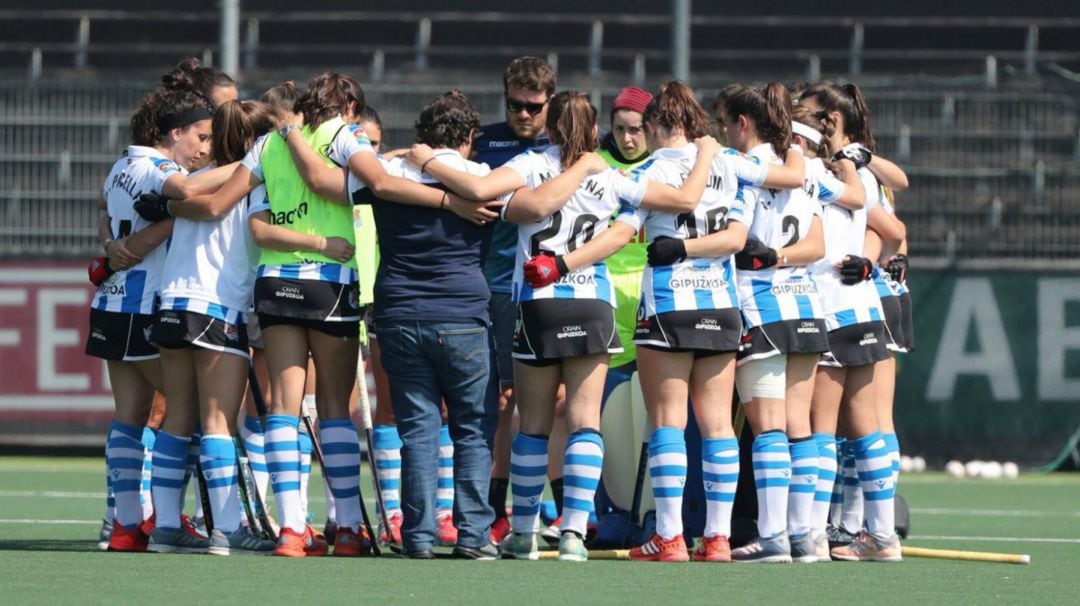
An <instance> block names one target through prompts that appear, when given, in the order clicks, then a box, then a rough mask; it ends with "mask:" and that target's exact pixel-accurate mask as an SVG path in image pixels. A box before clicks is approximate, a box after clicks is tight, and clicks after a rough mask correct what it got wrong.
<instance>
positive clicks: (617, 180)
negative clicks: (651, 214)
mask: <svg viewBox="0 0 1080 606" xmlns="http://www.w3.org/2000/svg"><path fill="white" fill-rule="evenodd" d="M610 174H611V187H612V189H613V190H614V192H615V196H616V199H617V200H618V201H619V207H620V208H621V207H622V206H623V205H624V204H626V205H629V206H631V207H633V208H638V207H640V206H641V200H642V199H643V198H644V197H645V189H646V187H647V184H646V182H645V181H644V180H635V179H631V178H630V177H627V176H625V175H623V174H622V173H620V172H619V171H617V170H611V171H610Z"/></svg>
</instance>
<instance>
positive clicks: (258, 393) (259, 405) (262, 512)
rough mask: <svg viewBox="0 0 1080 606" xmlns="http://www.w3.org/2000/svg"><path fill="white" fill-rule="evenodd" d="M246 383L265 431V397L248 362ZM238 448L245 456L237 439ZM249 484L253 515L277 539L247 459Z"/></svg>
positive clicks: (266, 532) (253, 367) (269, 534)
mask: <svg viewBox="0 0 1080 606" xmlns="http://www.w3.org/2000/svg"><path fill="white" fill-rule="evenodd" d="M248 383H249V385H250V387H251V399H252V401H253V402H254V403H255V412H256V413H258V415H259V424H260V425H262V427H263V431H266V413H267V409H266V399H265V398H264V397H263V392H262V387H260V386H259V378H258V377H257V376H256V375H255V366H254V365H253V364H251V363H250V362H249V363H248ZM238 443H239V445H240V446H239V450H240V451H242V452H243V453H244V456H245V458H247V449H246V448H244V445H243V440H239V439H238ZM246 471H247V474H248V477H249V479H250V480H251V484H252V486H253V487H254V490H249V491H248V494H249V495H251V496H252V497H253V500H252V502H253V503H254V504H255V515H256V516H257V517H258V518H259V523H260V525H261V526H262V528H263V532H264V533H265V534H266V535H267V536H268V537H269V538H271V539H273V540H275V541H276V540H277V534H278V533H277V525H276V524H274V520H273V519H272V518H271V517H270V513H269V511H268V510H267V509H266V498H265V497H264V495H263V493H262V492H261V491H260V490H259V486H258V484H256V483H255V479H254V476H255V474H254V473H253V472H252V471H251V462H250V460H248V466H247V468H246Z"/></svg>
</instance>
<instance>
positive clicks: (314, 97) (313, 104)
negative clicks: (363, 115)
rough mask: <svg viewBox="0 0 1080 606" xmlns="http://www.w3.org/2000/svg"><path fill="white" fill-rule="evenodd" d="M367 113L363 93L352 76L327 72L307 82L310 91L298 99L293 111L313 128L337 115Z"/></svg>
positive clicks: (305, 123)
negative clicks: (351, 106) (350, 111)
mask: <svg viewBox="0 0 1080 606" xmlns="http://www.w3.org/2000/svg"><path fill="white" fill-rule="evenodd" d="M349 105H353V112H354V113H356V114H359V113H360V112H362V111H364V107H366V104H365V103H364V90H363V89H362V88H360V83H358V82H357V81H356V80H355V79H354V78H353V77H352V76H347V75H345V74H339V73H337V72H324V73H323V74H320V75H319V76H318V77H316V78H315V79H314V80H312V81H311V82H309V83H308V88H307V91H305V92H304V94H303V95H301V96H300V98H299V99H297V100H296V104H295V105H294V107H293V111H294V112H295V113H298V114H304V125H305V126H308V127H310V128H312V129H314V128H316V127H318V126H319V125H320V124H322V123H323V122H326V121H327V120H329V119H331V118H333V117H334V116H338V115H344V114H345V112H347V111H349Z"/></svg>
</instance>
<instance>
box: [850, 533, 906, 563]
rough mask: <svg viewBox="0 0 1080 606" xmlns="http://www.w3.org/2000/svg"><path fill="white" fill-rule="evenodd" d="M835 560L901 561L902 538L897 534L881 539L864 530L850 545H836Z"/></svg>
mask: <svg viewBox="0 0 1080 606" xmlns="http://www.w3.org/2000/svg"><path fill="white" fill-rule="evenodd" d="M832 557H833V559H834V560H844V561H847V562H900V561H903V559H904V558H903V556H901V554H900V539H899V538H897V536H896V535H895V534H893V535H892V536H891V537H889V538H887V539H879V538H877V537H874V536H873V535H871V534H870V533H867V532H864V533H862V534H860V535H859V537H858V538H856V539H855V540H854V541H852V542H851V543H850V544H848V545H843V546H841V547H834V548H833V550H832Z"/></svg>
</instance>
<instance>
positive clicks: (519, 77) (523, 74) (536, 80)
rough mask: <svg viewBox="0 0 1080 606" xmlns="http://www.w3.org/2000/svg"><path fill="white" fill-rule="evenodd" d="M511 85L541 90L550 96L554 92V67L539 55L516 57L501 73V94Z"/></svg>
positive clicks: (507, 90)
mask: <svg viewBox="0 0 1080 606" xmlns="http://www.w3.org/2000/svg"><path fill="white" fill-rule="evenodd" d="M512 86H513V87H518V88H524V89H526V90H535V91H543V92H544V94H546V95H547V96H549V97H550V96H551V95H553V94H554V93H555V68H554V67H552V66H551V64H550V63H548V62H547V61H544V60H543V59H541V58H540V57H518V58H517V59H514V60H513V61H511V62H510V65H508V66H507V67H506V72H505V73H503V94H506V93H507V92H509V91H510V87H512Z"/></svg>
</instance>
